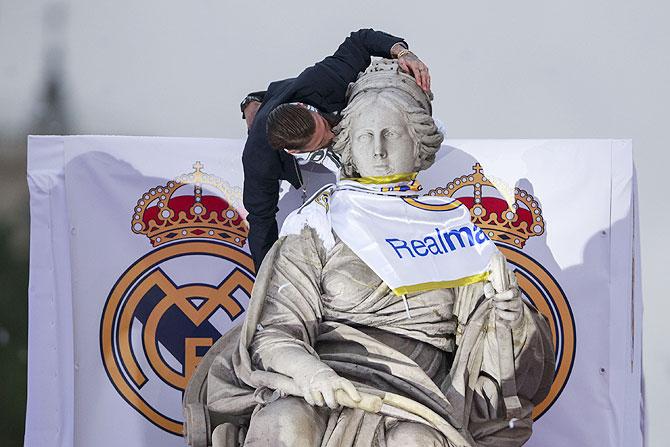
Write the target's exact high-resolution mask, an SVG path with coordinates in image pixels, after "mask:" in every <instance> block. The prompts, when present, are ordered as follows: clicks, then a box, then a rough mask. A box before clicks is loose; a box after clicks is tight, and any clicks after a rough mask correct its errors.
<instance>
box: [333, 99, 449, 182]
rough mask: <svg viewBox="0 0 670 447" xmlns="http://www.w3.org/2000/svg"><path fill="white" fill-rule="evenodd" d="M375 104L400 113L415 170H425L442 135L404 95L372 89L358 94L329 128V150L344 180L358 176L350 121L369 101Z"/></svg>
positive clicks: (423, 111)
mask: <svg viewBox="0 0 670 447" xmlns="http://www.w3.org/2000/svg"><path fill="white" fill-rule="evenodd" d="M375 100H376V101H378V102H380V103H382V104H385V105H387V106H389V107H392V108H394V109H395V110H398V111H400V112H401V113H402V114H403V116H404V118H405V119H406V120H407V124H408V126H407V127H408V129H409V133H410V136H411V137H412V140H413V141H414V142H415V147H414V150H415V155H416V157H417V161H418V163H417V166H416V168H417V170H419V171H421V170H424V169H428V168H429V167H430V166H431V165H432V164H433V162H435V154H436V153H437V151H438V150H439V149H440V145H441V144H442V141H443V140H444V136H443V135H442V133H441V132H440V131H439V130H438V129H437V126H436V125H435V121H433V117H432V116H431V115H430V112H428V111H427V110H425V109H423V108H422V107H419V106H418V104H417V101H416V100H415V99H413V98H412V97H411V96H410V95H409V94H408V93H406V92H404V91H402V90H399V89H393V88H385V89H373V90H368V91H364V92H361V93H359V94H358V95H356V97H354V99H353V100H352V101H351V102H350V103H349V105H347V107H346V108H345V109H344V110H343V111H342V121H340V123H339V124H338V125H337V127H335V129H333V131H334V132H335V139H334V142H333V151H334V152H336V153H337V154H339V156H340V160H341V162H342V174H343V175H344V176H345V177H355V176H358V175H359V174H358V172H357V170H356V166H355V165H354V162H353V157H352V155H351V133H350V132H351V119H352V116H354V115H356V113H357V112H358V111H360V110H361V109H363V108H364V107H365V106H367V105H368V104H370V103H371V102H373V101H375Z"/></svg>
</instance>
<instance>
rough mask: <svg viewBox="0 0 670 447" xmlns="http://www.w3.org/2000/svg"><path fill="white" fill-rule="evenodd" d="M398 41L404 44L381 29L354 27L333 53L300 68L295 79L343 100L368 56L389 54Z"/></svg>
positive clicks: (362, 68)
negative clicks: (298, 74)
mask: <svg viewBox="0 0 670 447" xmlns="http://www.w3.org/2000/svg"><path fill="white" fill-rule="evenodd" d="M398 42H402V43H404V44H405V45H407V43H405V41H404V40H403V39H402V38H400V37H395V36H392V35H390V34H387V33H385V32H383V31H375V30H373V29H361V30H358V31H355V32H353V33H351V34H350V35H349V37H347V38H346V39H345V40H344V42H342V44H341V45H340V46H339V47H338V49H337V51H335V53H334V54H333V55H332V56H328V57H326V58H325V59H324V60H322V61H321V62H318V63H316V64H315V65H314V66H313V67H310V68H308V69H306V70H305V71H303V72H302V73H301V74H300V76H298V78H297V79H296V82H297V83H298V85H300V86H305V87H307V88H308V89H310V90H312V91H313V92H315V93H317V94H319V95H320V96H322V97H329V98H330V101H331V102H338V103H344V102H345V95H346V92H347V87H348V86H349V84H350V83H351V82H354V81H355V80H356V78H357V77H358V74H359V73H360V72H362V71H364V70H365V69H366V68H367V67H368V65H370V58H371V57H372V56H377V57H386V58H390V57H391V53H390V52H391V47H393V45H395V44H396V43H398Z"/></svg>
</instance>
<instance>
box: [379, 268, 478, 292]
mask: <svg viewBox="0 0 670 447" xmlns="http://www.w3.org/2000/svg"><path fill="white" fill-rule="evenodd" d="M488 277H489V272H483V273H478V274H476V275H472V276H466V277H465V278H461V279H454V280H451V281H433V282H424V283H421V284H414V285H411V286H401V287H398V288H397V289H393V290H392V291H393V293H395V294H396V295H397V296H403V295H407V294H409V293H418V292H428V291H429V290H435V289H449V288H452V287H461V286H467V285H470V284H474V283H476V282H480V281H485V280H486V279H488Z"/></svg>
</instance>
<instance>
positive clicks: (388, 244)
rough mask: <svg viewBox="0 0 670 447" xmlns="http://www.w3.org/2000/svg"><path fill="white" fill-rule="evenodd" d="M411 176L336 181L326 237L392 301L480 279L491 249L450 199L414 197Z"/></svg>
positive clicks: (485, 271) (416, 187)
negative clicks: (370, 274) (337, 240)
mask: <svg viewBox="0 0 670 447" xmlns="http://www.w3.org/2000/svg"><path fill="white" fill-rule="evenodd" d="M415 177H416V174H415V173H414V174H401V175H394V176H389V177H364V178H360V179H344V180H341V181H339V182H338V183H337V186H336V188H335V191H334V192H333V194H332V197H331V198H330V210H329V214H330V221H331V225H332V229H333V231H334V232H335V233H336V234H337V235H338V236H339V238H340V239H341V240H342V242H344V243H345V244H346V245H347V246H348V247H349V248H350V249H351V250H352V251H353V252H354V253H356V255H358V256H359V257H360V258H361V259H362V260H363V261H364V262H365V263H366V264H367V265H368V266H369V267H370V268H371V269H372V270H373V271H374V272H375V273H376V274H377V275H378V276H379V277H380V278H381V279H382V280H383V281H384V282H385V283H386V284H387V285H388V286H389V287H390V288H391V290H393V292H394V293H395V294H396V295H398V296H402V295H405V294H408V293H415V292H422V291H427V290H433V289H440V288H447V287H457V286H464V285H468V284H472V283H475V282H479V281H483V280H484V279H486V278H487V277H488V264H489V261H490V259H491V256H492V255H493V253H494V252H495V251H496V250H497V249H496V247H495V245H494V244H493V243H492V242H491V241H490V240H489V238H488V237H487V236H486V234H484V232H483V231H482V230H481V229H480V228H478V227H477V226H476V225H474V224H473V223H472V222H471V221H470V211H469V210H468V208H467V207H466V206H465V205H463V204H461V203H460V202H459V201H458V200H455V199H451V198H449V197H435V196H419V195H418V192H419V191H420V190H421V186H420V185H419V183H418V182H417V181H416V180H415Z"/></svg>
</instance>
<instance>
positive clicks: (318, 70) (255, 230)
mask: <svg viewBox="0 0 670 447" xmlns="http://www.w3.org/2000/svg"><path fill="white" fill-rule="evenodd" d="M398 42H403V43H404V40H403V39H401V38H399V37H394V36H391V35H390V34H387V33H384V32H381V31H375V30H372V29H362V30H359V31H356V32H353V33H351V35H350V36H349V37H347V38H346V39H345V41H344V42H343V43H342V44H341V45H340V46H339V48H338V49H337V51H336V52H335V54H333V55H332V56H328V57H327V58H325V59H324V60H322V61H321V62H318V63H316V64H315V65H314V66H312V67H309V68H307V69H306V70H305V71H303V72H302V73H300V75H299V76H298V77H297V78H292V79H285V80H283V81H276V82H273V83H271V84H270V85H269V86H268V89H267V93H266V94H265V97H264V98H263V104H262V105H261V108H260V109H259V110H258V113H257V114H256V117H255V118H254V123H253V125H252V126H251V129H249V136H248V137H247V142H246V144H245V146H244V152H243V155H242V164H243V166H244V207H245V208H246V210H247V211H248V212H249V215H248V217H247V220H248V222H249V237H248V241H249V248H250V249H251V256H252V258H253V260H254V264H255V265H256V269H258V268H259V267H260V264H261V262H262V261H263V258H264V257H265V254H266V253H267V252H268V250H270V247H271V246H272V244H273V243H274V242H275V241H276V240H277V237H278V231H277V221H276V219H275V215H276V213H277V211H278V209H277V202H278V201H279V181H280V180H287V181H289V182H290V183H291V184H292V185H293V186H294V187H295V188H300V187H301V186H302V179H301V176H300V168H299V167H298V163H297V162H296V160H295V158H294V157H293V156H292V155H291V154H289V153H287V152H286V151H283V150H280V151H278V150H276V149H273V148H272V147H271V146H270V144H269V143H268V140H267V136H266V123H267V117H268V114H269V113H270V112H271V111H272V110H273V109H274V108H275V107H277V106H279V105H281V104H286V103H291V102H302V103H305V104H309V105H311V106H314V107H316V108H317V109H319V110H320V111H321V112H327V113H332V112H340V111H341V110H342V109H344V107H345V106H346V92H347V87H348V86H349V84H350V83H351V82H354V81H355V80H356V78H357V77H358V74H359V73H360V72H361V71H364V70H365V69H366V68H367V66H368V65H370V57H371V56H379V57H387V58H388V57H391V55H390V51H391V47H392V46H393V45H394V44H396V43H398Z"/></svg>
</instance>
